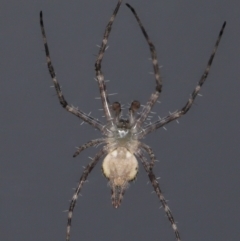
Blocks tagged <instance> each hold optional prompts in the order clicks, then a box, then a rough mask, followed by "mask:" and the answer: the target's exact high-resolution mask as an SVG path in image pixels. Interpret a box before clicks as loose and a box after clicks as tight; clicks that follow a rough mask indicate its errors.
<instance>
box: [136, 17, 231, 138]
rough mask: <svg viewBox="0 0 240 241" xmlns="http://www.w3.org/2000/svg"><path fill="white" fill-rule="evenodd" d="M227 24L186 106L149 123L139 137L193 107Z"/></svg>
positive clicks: (223, 26) (222, 29) (224, 24)
mask: <svg viewBox="0 0 240 241" xmlns="http://www.w3.org/2000/svg"><path fill="white" fill-rule="evenodd" d="M225 26H226V22H224V23H223V25H222V28H221V30H220V33H219V35H218V38H217V41H216V43H215V46H214V49H213V52H212V54H211V56H210V58H209V60H208V64H207V67H206V69H205V71H204V73H203V75H202V77H201V79H200V80H199V82H198V84H197V86H196V87H195V89H194V90H193V92H192V94H191V96H190V98H189V100H188V101H187V103H186V104H185V106H184V107H183V108H182V109H181V110H177V111H175V112H173V113H171V114H170V115H168V116H165V117H164V118H162V119H161V120H158V121H156V122H154V123H152V124H149V125H147V126H146V127H145V128H144V129H143V130H142V133H141V136H140V137H139V138H142V137H144V136H145V135H147V134H148V133H150V132H152V131H154V130H156V129H158V128H160V127H162V126H164V125H166V124H168V123H169V122H171V121H173V120H176V119H178V118H180V117H181V116H182V115H184V114H186V113H187V112H188V110H189V109H190V108H191V107H192V104H193V101H194V100H195V98H196V96H197V94H198V92H199V91H200V89H201V87H202V85H203V84H204V82H205V80H206V78H207V76H208V74H209V71H210V67H211V65H212V62H213V59H214V56H215V54H216V51H217V48H218V45H219V43H220V40H221V37H222V35H223V31H224V28H225Z"/></svg>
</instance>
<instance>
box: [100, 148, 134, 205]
mask: <svg viewBox="0 0 240 241" xmlns="http://www.w3.org/2000/svg"><path fill="white" fill-rule="evenodd" d="M102 170H103V173H104V175H105V176H106V178H108V179H109V183H110V186H111V189H112V204H113V206H114V207H115V208H118V207H119V206H120V204H121V201H122V198H123V195H124V192H125V190H126V188H127V187H128V183H129V182H130V181H132V180H134V179H135V178H136V176H137V172H138V162H137V159H136V158H135V156H134V155H133V154H132V153H131V152H129V151H128V150H127V149H126V148H125V147H122V146H120V147H118V148H116V149H115V150H113V151H111V152H110V153H109V154H108V155H107V156H106V157H105V158H104V160H103V165H102Z"/></svg>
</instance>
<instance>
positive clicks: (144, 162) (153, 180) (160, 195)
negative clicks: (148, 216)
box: [136, 151, 181, 241]
mask: <svg viewBox="0 0 240 241" xmlns="http://www.w3.org/2000/svg"><path fill="white" fill-rule="evenodd" d="M136 156H137V157H138V158H139V159H140V160H141V162H142V165H143V167H144V169H145V171H146V172H147V174H148V177H149V179H150V182H151V183H152V186H153V189H154V191H155V192H156V194H157V196H158V198H159V200H160V202H161V204H162V206H163V209H164V211H165V213H166V215H167V217H168V220H169V221H170V223H171V226H172V229H173V231H174V233H175V237H176V239H177V241H181V239H180V234H179V231H178V229H177V225H176V222H175V220H174V218H173V215H172V212H171V210H170V208H169V206H168V205H167V201H166V199H165V197H164V196H163V193H162V190H161V189H160V186H159V183H158V181H157V178H156V177H155V175H154V173H153V170H152V168H151V165H150V164H149V162H148V161H147V160H146V158H145V156H144V155H143V154H142V152H141V151H138V152H137V153H136Z"/></svg>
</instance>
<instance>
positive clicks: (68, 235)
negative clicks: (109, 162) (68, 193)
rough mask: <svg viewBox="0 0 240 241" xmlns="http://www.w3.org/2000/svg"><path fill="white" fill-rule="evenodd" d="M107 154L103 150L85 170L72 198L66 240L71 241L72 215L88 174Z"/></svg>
mask: <svg viewBox="0 0 240 241" xmlns="http://www.w3.org/2000/svg"><path fill="white" fill-rule="evenodd" d="M105 154H106V150H105V149H104V148H102V149H101V150H100V151H99V152H98V153H97V154H96V156H95V157H94V158H93V160H92V161H91V162H90V163H89V164H88V165H87V167H86V168H85V169H84V172H83V174H82V176H81V178H80V180H79V183H78V186H77V188H76V190H75V192H74V195H73V197H72V201H71V203H70V207H69V211H68V221H67V236H66V240H67V241H69V240H70V228H71V222H72V214H73V209H74V207H75V204H76V201H77V198H78V195H79V193H80V191H81V189H82V186H83V184H84V182H85V181H86V179H87V177H88V174H89V173H90V172H91V171H92V169H93V168H94V167H95V165H96V164H97V162H98V161H99V159H100V158H101V157H102V156H103V155H105Z"/></svg>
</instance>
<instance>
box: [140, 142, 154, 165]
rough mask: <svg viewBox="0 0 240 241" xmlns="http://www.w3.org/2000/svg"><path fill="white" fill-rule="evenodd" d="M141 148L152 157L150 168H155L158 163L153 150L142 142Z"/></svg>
mask: <svg viewBox="0 0 240 241" xmlns="http://www.w3.org/2000/svg"><path fill="white" fill-rule="evenodd" d="M140 147H141V148H142V149H143V150H144V151H146V152H147V153H148V155H149V156H150V159H151V162H150V164H149V168H153V166H154V164H155V161H156V157H155V155H154V153H153V151H152V148H151V147H150V146H148V145H146V144H145V143H143V142H141V143H140Z"/></svg>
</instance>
